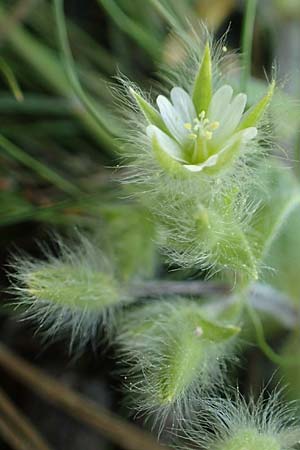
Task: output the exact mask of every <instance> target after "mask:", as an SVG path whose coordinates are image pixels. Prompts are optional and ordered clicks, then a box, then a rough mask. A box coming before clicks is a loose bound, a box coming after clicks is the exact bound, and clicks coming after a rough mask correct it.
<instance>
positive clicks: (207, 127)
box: [184, 111, 220, 141]
mask: <svg viewBox="0 0 300 450" xmlns="http://www.w3.org/2000/svg"><path fill="white" fill-rule="evenodd" d="M205 116H206V114H205V111H201V113H200V114H199V115H198V117H196V118H195V119H194V120H193V124H192V123H190V122H188V123H185V124H184V127H185V128H186V129H187V130H189V131H191V133H190V135H189V137H190V138H191V139H193V140H196V139H199V138H201V139H205V140H207V141H210V140H211V138H212V136H213V132H214V131H215V130H216V129H217V128H219V126H220V124H219V122H217V121H215V122H211V121H210V120H209V119H208V118H207V117H205Z"/></svg>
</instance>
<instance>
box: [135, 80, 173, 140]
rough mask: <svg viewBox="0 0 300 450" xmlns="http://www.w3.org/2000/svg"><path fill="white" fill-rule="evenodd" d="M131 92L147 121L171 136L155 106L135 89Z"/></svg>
mask: <svg viewBox="0 0 300 450" xmlns="http://www.w3.org/2000/svg"><path fill="white" fill-rule="evenodd" d="M129 92H130V93H131V95H132V96H133V97H134V99H135V101H136V103H137V105H138V106H139V108H140V110H141V111H142V113H143V114H144V116H145V117H146V119H147V121H148V122H149V123H150V124H152V125H155V126H157V127H158V128H160V129H161V130H162V131H164V132H165V133H166V134H168V135H170V133H169V130H168V129H167V127H166V125H165V123H164V121H163V119H162V118H161V115H160V114H159V112H158V111H156V109H155V108H153V106H151V105H150V103H148V102H147V101H146V100H145V99H144V98H143V97H142V96H141V95H140V94H138V93H137V92H135V90H134V89H132V88H131V87H130V88H129Z"/></svg>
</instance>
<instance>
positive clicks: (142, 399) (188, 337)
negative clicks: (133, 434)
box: [117, 299, 239, 414]
mask: <svg viewBox="0 0 300 450" xmlns="http://www.w3.org/2000/svg"><path fill="white" fill-rule="evenodd" d="M238 332H239V328H238V327H236V326H233V325H224V324H220V323H218V322H214V321H212V320H208V319H206V318H205V314H204V311H203V309H202V308H201V307H200V306H199V305H198V304H197V303H195V302H193V301H190V300H186V299H173V300H170V301H166V300H165V301H163V300H162V301H160V302H157V303H155V302H154V303H151V304H146V305H144V306H142V307H140V308H136V309H134V310H132V311H131V312H129V313H128V314H126V316H125V317H124V318H122V319H121V320H120V323H119V327H118V336H117V342H118V344H119V348H120V353H121V356H122V359H123V361H124V363H125V367H126V369H124V371H123V374H124V375H125V376H124V381H125V387H126V390H127V391H128V392H129V393H132V394H134V396H133V398H132V402H133V404H134V407H135V408H137V409H141V410H143V411H145V410H149V411H155V410H159V411H166V410H169V409H170V408H171V409H172V410H173V411H174V412H175V413H177V414H178V413H179V414H180V411H181V409H182V408H184V405H185V404H189V403H190V402H192V401H193V399H194V398H195V397H196V394H197V392H199V391H202V390H203V389H208V388H209V387H211V386H212V385H214V383H216V382H217V383H219V384H220V383H222V380H223V379H224V373H225V359H226V357H227V358H228V356H229V354H230V352H229V349H230V348H231V347H232V344H233V341H234V337H235V336H236V335H237V333H238Z"/></svg>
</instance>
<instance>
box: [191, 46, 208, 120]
mask: <svg viewBox="0 0 300 450" xmlns="http://www.w3.org/2000/svg"><path fill="white" fill-rule="evenodd" d="M211 97H212V68H211V55H210V46H209V43H207V44H206V46H205V49H204V55H203V59H202V62H201V65H200V68H199V71H198V73H197V75H196V78H195V82H194V88H193V95H192V98H193V102H194V105H195V108H196V111H197V113H198V114H200V113H201V112H202V111H206V112H207V110H208V107H209V104H210V101H211Z"/></svg>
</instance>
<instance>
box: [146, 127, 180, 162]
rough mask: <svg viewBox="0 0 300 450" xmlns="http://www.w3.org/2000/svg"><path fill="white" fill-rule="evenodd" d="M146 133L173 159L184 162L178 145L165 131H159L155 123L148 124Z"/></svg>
mask: <svg viewBox="0 0 300 450" xmlns="http://www.w3.org/2000/svg"><path fill="white" fill-rule="evenodd" d="M147 135H148V136H149V138H150V139H151V141H152V139H153V137H155V138H156V139H157V142H158V144H159V146H160V148H161V149H162V150H163V151H164V152H166V153H167V154H168V155H169V156H171V157H172V158H173V159H175V160H176V161H179V162H181V163H184V162H185V161H184V159H182V154H181V149H180V146H179V145H178V144H177V143H176V142H175V141H174V139H172V138H170V137H169V136H168V135H167V134H166V133H164V132H163V131H161V130H160V129H159V128H157V127H156V126H155V125H149V126H148V127H147Z"/></svg>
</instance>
